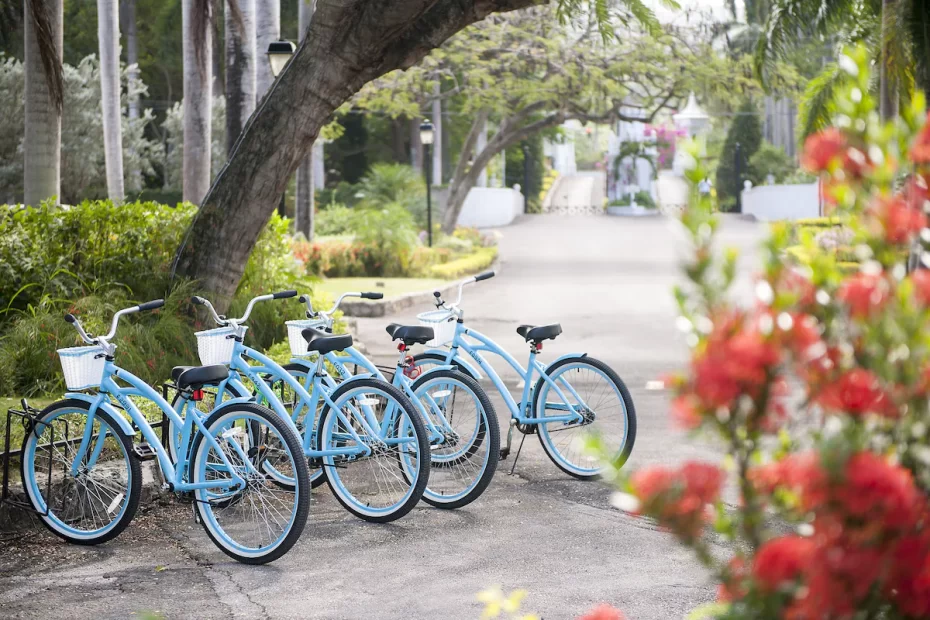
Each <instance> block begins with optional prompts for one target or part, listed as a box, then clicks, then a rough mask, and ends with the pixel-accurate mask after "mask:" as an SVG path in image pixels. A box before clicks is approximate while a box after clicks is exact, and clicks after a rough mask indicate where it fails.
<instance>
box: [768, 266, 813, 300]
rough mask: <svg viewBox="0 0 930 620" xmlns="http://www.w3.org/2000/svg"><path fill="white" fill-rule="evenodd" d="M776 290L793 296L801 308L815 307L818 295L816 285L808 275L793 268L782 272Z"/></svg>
mask: <svg viewBox="0 0 930 620" xmlns="http://www.w3.org/2000/svg"><path fill="white" fill-rule="evenodd" d="M774 288H775V289H776V290H777V291H779V292H785V293H791V294H793V295H794V296H795V297H796V298H797V304H798V305H800V306H810V305H813V303H814V299H815V296H816V293H817V290H816V288H815V287H814V283H813V282H811V281H810V279H809V278H808V277H807V276H806V275H804V274H803V273H801V272H800V271H798V270H797V269H791V268H786V269H782V270H781V274H780V276H779V279H778V282H777V283H776V285H775V287H774Z"/></svg>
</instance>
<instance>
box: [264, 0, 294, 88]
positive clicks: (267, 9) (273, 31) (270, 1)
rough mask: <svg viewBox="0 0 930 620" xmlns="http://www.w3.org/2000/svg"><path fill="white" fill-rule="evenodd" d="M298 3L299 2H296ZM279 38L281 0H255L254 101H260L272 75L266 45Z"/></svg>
mask: <svg viewBox="0 0 930 620" xmlns="http://www.w3.org/2000/svg"><path fill="white" fill-rule="evenodd" d="M298 1H300V0H298ZM280 38H281V0H255V101H256V102H258V101H261V100H262V97H264V96H265V93H267V92H268V89H269V88H271V83H272V82H274V75H273V74H272V73H271V63H269V62H268V44H269V43H271V42H272V41H278V40H279V39H280Z"/></svg>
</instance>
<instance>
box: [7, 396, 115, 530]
mask: <svg viewBox="0 0 930 620" xmlns="http://www.w3.org/2000/svg"><path fill="white" fill-rule="evenodd" d="M87 418H88V415H87V411H86V410H84V409H81V408H79V407H68V408H64V409H59V410H57V411H55V412H54V413H53V414H52V415H50V416H47V417H45V418H44V419H43V420H42V423H39V424H37V425H36V429H35V430H33V432H31V433H30V436H29V441H28V442H27V444H26V451H25V453H24V454H23V459H24V461H23V462H24V470H25V472H26V476H25V477H26V480H25V483H26V490H27V492H28V493H29V496H30V498H31V499H32V500H33V505H34V506H35V507H36V508H37V509H38V511H39V512H40V513H44V512H47V513H48V514H46V515H44V516H43V519H44V520H45V521H46V523H48V524H49V525H51V526H52V527H53V528H54V529H55V530H57V531H59V532H61V533H63V534H65V535H67V536H70V537H72V538H77V539H93V538H98V537H100V536H102V535H104V534H106V533H107V532H109V531H110V530H111V529H113V528H114V527H116V525H117V524H118V523H119V522H120V521H121V520H122V518H123V516H124V514H125V512H126V510H127V508H128V507H129V501H130V495H131V489H132V484H133V480H132V467H131V466H130V463H129V458H130V457H129V454H128V453H127V451H126V447H125V445H124V444H123V442H122V441H120V440H119V439H117V436H116V433H118V432H119V431H118V430H115V429H113V428H112V427H111V426H110V425H109V424H108V423H107V422H105V421H104V420H103V419H102V418H101V417H100V416H94V428H93V437H96V439H94V438H93V437H92V441H91V442H90V446H89V448H88V450H87V451H86V453H85V455H84V459H83V462H84V463H85V464H86V463H89V461H90V458H91V457H92V455H93V453H94V452H95V450H94V448H95V447H96V446H97V442H100V441H102V442H103V446H102V448H101V450H100V453H99V455H98V456H97V458H96V462H95V463H93V466H91V467H89V468H88V467H82V468H81V472H80V473H79V474H78V476H76V477H75V476H72V475H71V473H70V470H71V465H72V463H73V462H74V459H75V458H76V456H77V455H76V453H77V451H78V449H79V447H80V442H79V441H78V442H75V443H73V444H66V445H57V446H56V445H53V444H52V437H53V436H54V440H55V442H56V443H57V442H58V441H60V440H61V439H63V438H65V436H66V433H65V426H66V425H67V426H68V427H69V432H68V433H67V434H68V435H69V436H70V438H72V439H74V438H75V431H77V433H78V434H77V439H80V429H82V428H83V427H84V426H85V424H86V420H87ZM50 465H51V481H52V482H51V489H52V491H51V493H50V497H47V496H46V493H47V491H48V480H49V466H50Z"/></svg>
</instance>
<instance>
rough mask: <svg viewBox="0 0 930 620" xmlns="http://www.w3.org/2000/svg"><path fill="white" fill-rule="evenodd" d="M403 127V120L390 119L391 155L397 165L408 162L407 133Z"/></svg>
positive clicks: (404, 124)
mask: <svg viewBox="0 0 930 620" xmlns="http://www.w3.org/2000/svg"><path fill="white" fill-rule="evenodd" d="M405 126H406V123H405V122H404V119H403V118H392V119H391V154H392V155H393V156H394V161H395V162H397V163H398V164H406V163H407V162H408V161H410V159H409V157H408V155H407V136H408V131H407V129H406V127H405Z"/></svg>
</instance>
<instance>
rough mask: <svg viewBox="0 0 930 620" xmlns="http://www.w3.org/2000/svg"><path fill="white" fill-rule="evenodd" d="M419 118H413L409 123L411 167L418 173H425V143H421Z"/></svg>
mask: <svg viewBox="0 0 930 620" xmlns="http://www.w3.org/2000/svg"><path fill="white" fill-rule="evenodd" d="M421 122H422V121H421V120H420V119H418V118H411V119H410V121H409V122H408V123H407V130H408V131H409V132H410V165H411V166H413V169H414V170H416V171H417V172H425V170H424V168H423V143H422V142H420V123H421Z"/></svg>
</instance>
